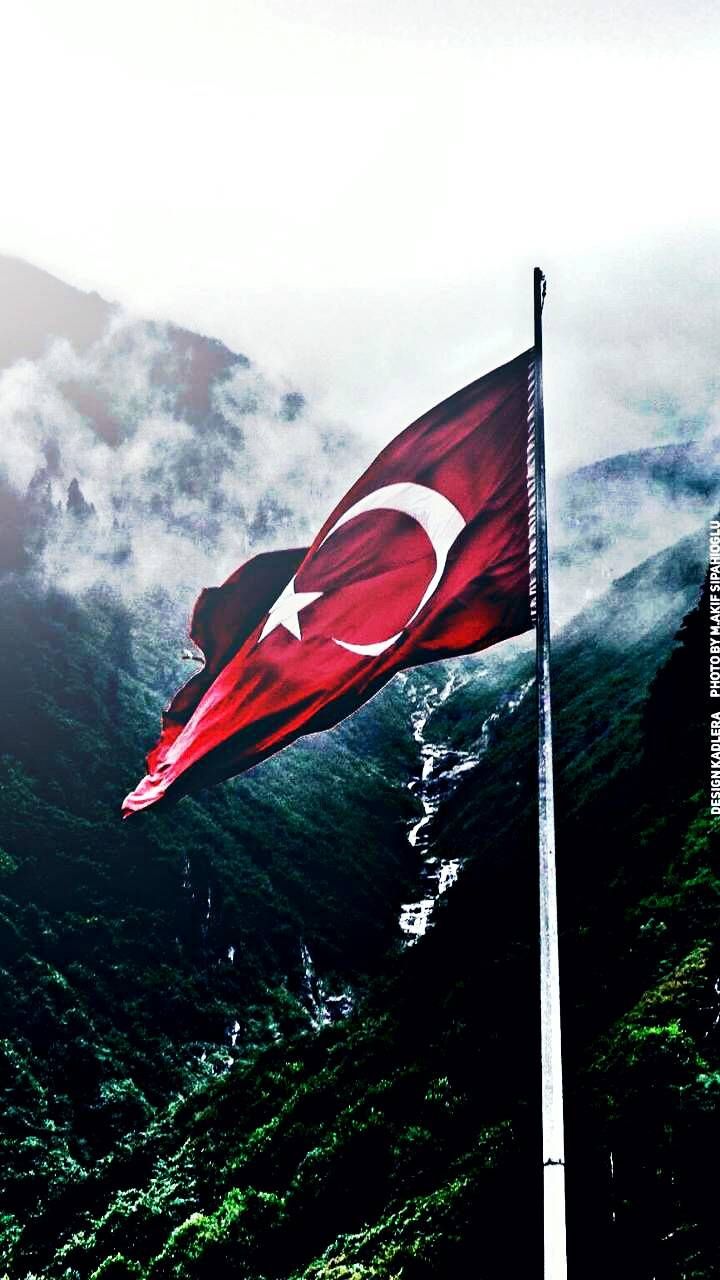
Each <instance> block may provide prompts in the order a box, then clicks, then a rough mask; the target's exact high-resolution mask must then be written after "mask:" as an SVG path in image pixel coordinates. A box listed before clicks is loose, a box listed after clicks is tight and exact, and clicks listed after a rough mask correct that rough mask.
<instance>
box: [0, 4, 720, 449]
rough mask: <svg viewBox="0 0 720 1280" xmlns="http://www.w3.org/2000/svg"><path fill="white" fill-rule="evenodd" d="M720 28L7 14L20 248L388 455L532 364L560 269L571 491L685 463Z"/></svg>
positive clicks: (8, 178) (244, 13)
mask: <svg viewBox="0 0 720 1280" xmlns="http://www.w3.org/2000/svg"><path fill="white" fill-rule="evenodd" d="M717 11H718V6H717V5H716V4H714V3H709V2H708V3H700V0H686V2H685V3H683V4H682V5H681V4H678V3H675V2H674V3H669V2H668V0H658V2H656V3H655V4H653V5H649V4H647V3H645V2H644V3H635V4H633V3H626V4H624V5H620V4H617V5H615V6H613V5H612V4H604V5H602V6H600V5H597V4H596V3H594V2H593V3H590V2H589V0H575V2H574V3H573V2H572V0H551V2H550V3H549V4H548V5H543V6H540V5H535V4H533V3H521V4H514V5H513V4H508V3H503V0H491V2H490V3H485V4H479V3H478V0H444V2H443V3H440V2H439V0H438V3H432V0H385V3H382V2H381V0H366V2H365V3H362V0H355V2H354V3H350V2H349V0H304V3H290V0H266V3H259V2H258V0H202V2H200V0H172V2H171V3H166V0H144V3H138V2H137V0H123V2H122V3H119V2H118V0H104V2H103V3H97V0H94V2H92V0H62V2H61V3H58V0H25V3H24V4H23V5H22V6H20V5H15V6H12V7H11V6H10V5H8V6H7V7H6V8H5V10H4V18H3V41H2V48H1V50H0V111H1V112H2V117H1V118H2V120H3V129H2V151H1V153H0V166H1V170H0V171H1V172H2V202H1V203H0V249H1V250H3V251H5V252H8V253H13V254H17V255H19V256H22V257H25V258H28V259H30V260H31V261H33V262H36V263H37V264H39V265H42V266H44V267H46V268H48V269H49V270H52V271H53V272H55V273H56V274H58V275H60V276H61V277H63V278H64V279H66V280H69V281H71V282H72V283H74V284H77V285H79V286H81V287H84V288H96V289H98V290H99V291H100V292H101V293H103V294H104V295H105V296H107V297H109V298H114V299H119V300H120V301H122V302H124V303H126V304H127V305H128V306H129V307H130V308H131V309H133V310H135V311H138V312H140V313H143V314H147V315H154V316H159V317H169V318H172V319H175V320H177V321H179V322H182V323H184V324H186V325H188V326H190V327H192V328H195V329H199V330H201V331H204V332H208V333H211V334H213V335H215V336H217V337H220V338H222V339H223V340H224V341H225V342H227V343H228V345H230V346H232V347H234V348H236V349H240V350H243V351H245V352H246V353H247V354H249V355H250V356H251V357H253V358H254V359H255V360H257V361H258V363H259V364H260V365H261V366H262V367H263V368H265V369H266V370H267V371H268V372H270V373H271V374H280V375H284V376H286V377H288V378H290V379H292V380H294V381H295V382H296V383H297V384H298V386H300V387H301V388H302V389H304V390H306V391H308V392H309V393H310V395H311V396H312V397H313V398H314V401H315V403H316V404H317V406H318V408H320V409H321V410H322V411H323V412H327V413H331V414H333V415H335V416H337V417H340V418H342V419H345V420H347V421H349V422H352V423H353V424H354V425H358V426H360V427H361V428H362V429H363V430H366V431H367V432H368V434H369V435H370V436H371V437H372V439H373V440H374V439H375V438H376V437H377V440H378V441H380V440H384V439H386V438H388V437H389V436H390V435H392V434H394V433H395V432H396V431H397V430H399V429H400V428H401V427H402V426H403V425H404V424H405V423H406V422H408V421H410V420H411V419H412V418H413V417H414V416H416V415H417V414H418V413H420V412H422V411H423V410H424V409H426V408H428V407H429V405H430V404H431V403H433V402H435V401H437V400H438V399H440V398H441V397H443V396H444V395H446V394H448V393H449V392H451V391H452V390H454V389H455V388H456V387H457V386H458V385H461V384H462V383H464V382H467V381H469V380H470V379H471V378H473V377H475V376H477V374H478V373H480V372H483V371H484V370H485V369H487V368H489V367H491V366H492V365H493V364H495V363H499V362H500V361H503V360H505V359H508V358H510V357H511V356H512V355H514V354H515V353H516V352H517V351H518V350H520V349H522V348H523V347H525V346H527V345H530V342H531V315H530V272H531V268H532V266H533V264H534V263H535V262H537V263H538V264H539V265H541V266H543V267H544V268H545V270H546V272H547V273H548V276H549V286H550V294H549V303H548V307H547V310H546V383H547V402H548V432H549V438H550V453H551V462H552V464H553V465H554V466H555V467H556V468H557V467H558V466H560V465H565V464H567V463H569V462H577V461H582V460H586V459H588V458H591V457H594V456H598V455H602V454H608V453H611V452H614V451H616V450H617V449H618V448H622V447H635V446H637V445H639V444H643V443H652V442H653V441H656V440H661V439H665V438H670V437H671V436H672V435H673V434H678V433H682V432H683V431H687V430H690V429H691V428H690V427H688V425H687V424H688V422H694V423H695V424H697V421H700V420H702V422H706V421H710V419H711V418H712V415H713V413H715V412H716V408H714V405H715V404H716V401H717V395H718V375H717V351H718V341H717V339H718V320H717V317H718V301H719V298H720V267H719V265H718V263H719V261H720V259H719V256H718V248H719V247H720V236H718V232H717V227H718V214H719V213H720V209H719V207H718V206H719V205H720V180H719V179H718V172H717V169H718V166H717V122H718V109H717V82H718V54H719V50H720V21H719V20H718V18H717ZM684 424H685V425H684ZM715 425H716V426H720V421H716V424H715ZM692 429H696V427H693V428H692Z"/></svg>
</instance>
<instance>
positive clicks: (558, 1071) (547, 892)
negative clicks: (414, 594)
mask: <svg viewBox="0 0 720 1280" xmlns="http://www.w3.org/2000/svg"><path fill="white" fill-rule="evenodd" d="M544 298H545V276H544V275H543V273H542V271H541V270H540V268H539V267H536V268H535V271H534V311H535V378H534V393H533V409H534V419H535V503H536V548H537V550H536V556H537V566H536V580H537V586H536V683H537V705H538V815H539V830H538V835H539V850H540V1037H541V1061H542V1145H543V1216H544V1241H545V1273H544V1274H545V1280H566V1277H567V1251H566V1236H565V1139H564V1131H563V1081H562V1056H561V1041H560V1034H561V1033H560V970H559V961H558V924H557V889H556V875H555V800H554V793H553V756H552V720H551V714H550V601H549V597H548V545H547V492H546V486H545V419H544V411H543V377H542V375H543V369H542V308H543V301H544Z"/></svg>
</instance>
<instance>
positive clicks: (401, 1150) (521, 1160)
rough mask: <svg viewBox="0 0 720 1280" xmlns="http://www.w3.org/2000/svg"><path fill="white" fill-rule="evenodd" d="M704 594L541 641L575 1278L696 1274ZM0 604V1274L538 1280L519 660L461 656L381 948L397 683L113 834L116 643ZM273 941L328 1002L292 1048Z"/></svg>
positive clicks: (301, 992)
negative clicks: (416, 912) (404, 919)
mask: <svg viewBox="0 0 720 1280" xmlns="http://www.w3.org/2000/svg"><path fill="white" fill-rule="evenodd" d="M702 577H703V539H702V538H701V537H698V538H695V539H688V540H685V542H683V543H681V544H679V545H677V546H676V547H674V548H672V549H671V550H670V551H669V552H667V553H663V554H661V555H660V556H658V557H655V558H654V559H653V560H652V561H650V562H647V563H645V564H643V565H642V566H640V567H639V568H638V569H637V570H636V571H634V572H633V573H632V574H631V575H628V577H627V578H625V579H623V580H621V581H620V582H619V583H618V584H617V585H616V586H614V587H613V589H612V591H611V593H610V595H609V596H608V597H605V598H603V599H602V600H600V601H599V602H598V603H597V604H596V605H594V606H593V607H592V608H591V609H590V610H588V611H587V612H586V613H585V614H584V615H581V617H580V618H578V619H577V620H576V622H575V623H574V624H572V625H571V626H570V627H569V628H568V629H567V631H566V632H565V633H564V634H563V636H562V637H561V640H560V641H559V642H558V644H557V645H556V664H555V667H556V679H555V706H556V741H557V758H558V770H559V779H558V791H559V802H560V813H559V832H558V838H559V856H560V879H561V891H562V898H561V913H562V923H563V942H562V946H563V975H564V1003H565V1052H566V1065H567V1075H568V1087H569V1097H568V1145H569V1154H570V1166H571V1178H570V1186H571V1202H570V1233H571V1249H572V1257H573V1262H574V1266H575V1267H576V1269H578V1270H579V1269H580V1268H582V1270H583V1272H584V1274H587V1275H590V1276H592V1275H597V1276H600V1275H605V1274H606V1273H607V1269H608V1267H610V1266H613V1267H614V1268H615V1270H619V1271H620V1274H627V1275H636V1276H647V1277H648V1280H649V1277H651V1276H663V1277H668V1280H669V1277H671V1276H672V1277H675V1276H693V1277H700V1276H703V1277H705V1276H710V1275H712V1274H713V1269H714V1266H715V1263H714V1261H713V1252H712V1251H713V1238H714V1232H713V1228H712V1220H713V1215H712V1205H711V1203H710V1201H711V1195H710V1191H709V1187H708V1186H707V1183H706V1180H705V1179H704V1177H703V1176H700V1174H699V1165H698V1159H697V1153H698V1149H699V1144H702V1145H705V1144H712V1141H713V1137H714V1133H713V1126H714V1125H715V1124H716V1120H715V1119H714V1110H713V1092H714V1089H715V1088H716V1086H717V1082H718V1079H719V1078H720V1077H719V1076H718V1045H717V1034H716V1017H717V1007H716V1006H717V996H716V993H715V986H714V984H715V981H716V974H717V965H716V947H715V940H714V919H715V912H716V907H717V902H716V894H717V882H716V881H715V879H714V878H713V875H712V869H711V868H712V864H711V857H712V854H713V852H714V850H713V847H712V842H713V840H714V839H716V837H715V836H714V835H713V833H712V832H711V831H710V828H709V823H708V819H707V816H706V810H705V807H704V795H703V774H702V755H703V752H702V732H703V730H702V719H703V715H704V701H703V697H702V682H701V673H702V671H703V669H704V662H703V661H700V660H699V657H701V656H702V652H703V645H704V643H705V635H706V631H705V626H704V619H703V616H702V613H701V612H700V611H699V610H698V609H697V608H693V605H694V603H695V601H696V599H697V595H698V591H699V586H700V583H701V581H702ZM7 590H8V592H10V593H11V594H10V595H9V596H7V597H6V598H7V599H9V600H11V601H12V607H11V608H8V609H6V611H5V615H4V619H3V627H4V633H3V639H4V645H3V651H4V652H5V654H6V656H7V657H8V661H7V663H6V666H5V668H4V671H5V677H6V680H5V689H4V692H3V706H4V710H5V715H6V724H7V732H8V737H7V739H6V742H7V743H8V744H12V750H11V752H8V753H7V754H6V755H5V756H4V758H3V784H2V790H1V791H0V802H1V803H2V830H3V849H4V859H3V873H4V879H3V888H4V896H3V900H2V904H3V935H2V939H3V940H2V948H3V980H4V983H5V986H6V995H5V999H4V1002H3V1021H4V1027H3V1035H4V1037H5V1039H4V1041H3V1047H4V1053H5V1064H4V1065H5V1072H6V1074H5V1081H4V1094H5V1096H4V1108H3V1110H4V1130H5V1149H4V1160H3V1166H4V1183H5V1185H4V1194H3V1207H4V1211H5V1213H6V1217H5V1236H6V1246H7V1250H8V1262H7V1264H6V1265H7V1266H8V1274H9V1275H10V1276H11V1277H13V1278H14V1277H18V1280H19V1278H20V1277H23V1278H24V1277H27V1276H30V1275H35V1276H48V1277H64V1278H65V1280H69V1278H70V1277H72V1278H73V1280H75V1278H79V1277H82V1278H83V1280H84V1278H85V1277H89V1276H91V1275H92V1276H94V1275H97V1276H107V1277H111V1276H115V1277H120V1276H132V1275H142V1276H145V1275H147V1276H153V1277H160V1276H162V1277H170V1276H172V1277H200V1276H202V1277H206V1276H207V1277H210V1276H220V1275H222V1276H224V1275H227V1276H238V1277H243V1278H244V1280H259V1278H260V1277H263V1278H266V1280H269V1278H270V1277H278V1278H279V1277H283V1278H286V1280H289V1278H290V1277H293V1278H296V1277H297V1278H300V1277H303V1278H304V1280H310V1277H325V1278H327V1280H330V1278H331V1277H332V1278H333V1280H350V1277H362V1278H363V1280H365V1277H382V1278H383V1280H385V1278H387V1280H390V1278H391V1277H394V1276H401V1277H403V1280H405V1277H410V1278H412V1277H415V1276H428V1277H430V1276H432V1277H435V1276H437V1277H445V1276H450V1275H455V1274H466V1273H472V1274H478V1275H484V1274H486V1275H488V1276H493V1275H495V1274H500V1273H501V1272H502V1273H504V1274H508V1273H509V1274H521V1273H522V1274H525V1273H527V1274H537V1268H538V1265H539V1255H538V1248H539V1223H538V1205H539V1184H538V1171H537V1164H538V1161H537V1155H538V1137H539V1135H538V1128H537V1125H538V1116H537V1090H538V1080H537V1025H536V1003H537V993H536V977H535V967H536V966H535V945H536V926H535V915H536V901H535V898H536V889H535V866H534V859H535V850H534V827H533V805H532V762H533V751H532V695H531V693H528V696H526V697H525V699H524V700H523V701H522V702H521V703H520V705H519V706H518V707H517V709H516V710H514V711H508V709H507V704H508V693H512V691H513V690H518V689H522V688H523V687H524V686H525V684H526V682H527V678H528V663H529V658H528V657H527V655H525V654H523V653H522V652H520V653H516V654H515V657H511V656H509V657H507V658H506V657H504V655H503V653H502V651H501V652H500V655H499V657H498V659H496V660H487V661H484V662H483V664H482V667H480V664H478V663H477V662H469V663H468V664H466V667H465V675H466V676H467V683H466V684H465V685H464V686H463V687H462V688H461V689H459V690H458V691H457V692H455V693H453V694H452V695H451V696H450V697H449V699H448V700H447V702H446V703H445V704H444V705H443V706H442V707H441V708H439V709H438V710H437V711H436V712H435V720H436V722H435V723H433V724H432V730H433V733H434V734H435V735H436V738H437V739H438V740H449V741H453V742H454V743H455V744H456V745H458V746H460V747H463V746H464V747H465V748H469V747H473V746H474V747H475V748H479V749H478V755H479V756H480V757H481V758H480V762H479V764H478V765H477V767H476V768H475V769H471V770H468V772H467V773H466V774H464V775H463V778H462V780H461V783H460V785H459V786H458V787H457V789H456V790H455V791H454V792H453V793H452V794H449V795H448V796H447V798H446V800H445V801H443V802H442V803H441V805H440V809H439V811H438V814H437V817H436V818H435V819H434V832H433V835H434V839H435V842H436V843H435V847H436V849H437V850H438V852H439V854H440V855H441V856H455V855H460V856H461V857H463V858H465V859H466V860H467V861H466V863H465V867H464V870H463V872H462V875H461V879H460V881H459V883H458V886H457V887H456V888H455V889H454V890H453V891H452V893H449V894H447V895H446V896H445V897H444V899H443V900H442V903H441V905H440V908H439V909H438V910H437V911H436V915H435V921H436V922H435V924H434V927H433V928H432V929H431V930H430V932H429V933H428V934H427V936H426V937H425V938H424V939H422V941H421V943H420V944H419V945H417V946H414V947H412V948H410V949H406V950H404V951H401V950H400V949H399V948H398V946H397V936H398V935H397V926H396V921H397V914H398V910H399V903H400V901H401V900H402V899H403V898H404V897H407V896H408V893H409V892H410V891H411V884H412V877H413V871H414V867H413V861H412V858H411V854H410V851H409V849H408V847H407V843H406V839H405V829H404V828H405V824H406V823H407V822H408V821H409V820H410V818H411V817H412V814H413V812H414V811H415V808H414V802H413V799H412V797H411V795H410V794H409V792H408V791H407V786H406V782H407V779H408V776H409V775H411V774H412V772H413V769H414V761H413V758H412V739H411V738H410V735H409V732H408V720H409V711H410V709H411V708H412V706H413V705H414V704H413V701H412V699H413V696H415V697H417V695H418V690H417V689H413V688H412V687H410V688H408V686H407V685H405V686H403V684H402V683H400V684H399V686H398V684H397V683H396V684H395V685H393V686H391V687H390V689H388V690H387V691H386V693H385V695H384V696H383V697H382V698H379V699H376V700H375V702H374V703H372V704H371V705H370V706H369V707H368V708H366V709H365V711H364V712H363V713H361V714H360V715H358V716H356V717H354V718H353V720H351V721H350V722H348V724H347V725H345V726H343V727H341V728H340V729H339V730H337V731H335V732H334V733H332V734H329V735H325V736H324V737H322V738H318V739H316V740H313V739H311V740H309V741H308V742H307V743H305V744H303V745H302V746H300V745H298V746H296V747H294V748H292V749H291V750H290V751H288V752H285V753H283V754H282V755H281V756H280V757H278V758H277V759H276V760H274V761H270V762H267V763H266V764H265V765H263V766H261V767H260V768H259V769H257V770H256V771H255V772H254V773H253V774H251V775H249V776H248V777H247V778H245V779H240V780H237V781H236V782H234V783H232V784H229V785H228V786H227V787H224V788H218V789H215V790H214V791H212V792H210V793H208V794H207V795H205V796H202V797H200V798H199V799H198V800H197V801H184V802H183V803H182V805H181V807H180V808H178V809H177V810H173V811H170V813H168V814H167V815H164V816H163V815H157V816H152V817H149V818H148V819H147V821H145V822H143V823H142V824H139V823H138V824H137V825H136V824H134V823H128V824H122V825H121V824H120V823H119V822H117V820H116V816H115V806H116V804H117V800H118V796H119V795H121V794H122V789H123V786H125V785H126V784H127V783H128V782H129V781H131V780H132V778H133V777H134V772H135V771H136V769H137V753H138V747H139V742H140V739H141V738H142V737H143V735H144V734H148V733H149V732H150V730H151V725H152V722H153V720H154V717H155V714H156V706H155V698H156V693H155V691H154V690H153V689H152V688H151V686H150V684H149V683H148V682H147V680H146V679H144V678H143V676H142V675H141V674H140V673H139V671H138V668H137V658H136V657H135V656H134V655H135V654H137V653H139V652H142V651H143V645H147V644H149V643H150V641H149V638H148V635H147V630H146V629H147V626H148V625H149V623H148V622H147V619H145V620H144V621H140V622H138V621H137V620H135V621H133V620H132V619H130V618H129V617H128V614H127V612H126V611H125V610H124V609H123V608H122V607H121V606H120V605H117V604H113V603H112V602H111V601H109V600H104V599H102V598H95V599H93V600H91V601H85V602H84V603H83V604H79V603H77V602H76V603H73V602H72V601H69V600H68V599H66V598H64V597H62V596H60V595H52V594H51V595H47V594H42V593H40V592H38V591H37V590H36V589H34V588H32V587H30V586H29V585H28V584H25V585H24V586H21V585H19V584H15V586H14V587H12V586H11V585H10V584H7ZM685 615H687V620H686V622H685V624H684V626H683V628H682V629H681V631H680V640H679V643H676V642H675V640H674V636H675V633H676V632H677V631H678V628H679V626H680V623H681V621H682V618H683V616H685ZM153 643H155V642H153ZM11 658H12V660H10V659H11ZM166 662H167V664H168V669H169V668H170V667H171V665H172V657H171V655H170V653H168V654H167V656H166ZM161 665H162V664H161ZM479 670H480V671H481V672H482V673H483V674H479V673H478V672H479ZM430 674H431V675H432V674H433V673H430ZM168 678H170V677H169V676H168ZM427 678H428V676H427V673H426V675H425V676H424V677H423V679H427ZM493 717H496V718H494V719H493ZM488 721H489V723H488ZM208 908H209V913H208ZM303 944H304V945H305V946H306V947H307V948H308V950H309V952H310V954H311V956H312V959H313V961H314V965H315V967H316V970H317V973H318V974H320V975H321V977H322V978H323V979H324V983H325V986H324V991H325V994H327V992H332V993H335V994H339V993H341V992H342V991H343V990H346V989H347V988H348V987H349V988H352V991H353V995H354V1003H355V1008H354V1012H353V1013H352V1015H351V1016H349V1017H347V1018H344V1019H341V1020H340V1021H337V1022H335V1021H332V1022H330V1023H329V1024H328V1025H325V1026H321V1027H320V1029H319V1030H318V1026H319V1024H321V1023H322V1022H323V1021H326V1020H327V1019H324V1018H323V1016H322V1015H321V1016H318V1010H319V1009H321V1008H323V991H322V989H320V991H318V980H317V976H315V978H314V980H313V978H312V976H309V971H308V966H307V964H306V965H305V966H304V965H303V959H302V955H301V947H302V945H303ZM230 947H232V948H233V959H232V963H231V962H230V960H229V958H228V949H229V948H230ZM313 987H314V991H313V990H312V988H313ZM318 997H319V998H318ZM329 1007H330V1006H329V1005H327V1003H326V1004H325V1005H324V1008H325V1009H327V1008H329ZM337 1007H338V1008H340V1005H338V1006H337ZM346 1009H347V1006H346V1005H342V1008H341V1011H346ZM234 1028H237V1030H234ZM233 1035H234V1036H235V1037H236V1039H235V1042H234V1047H232V1045H231V1039H232V1036H233ZM229 1060H232V1065H230V1061H229ZM520 1223H522V1229H520ZM623 1267H624V1268H625V1269H624V1270H622V1268H623Z"/></svg>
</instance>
